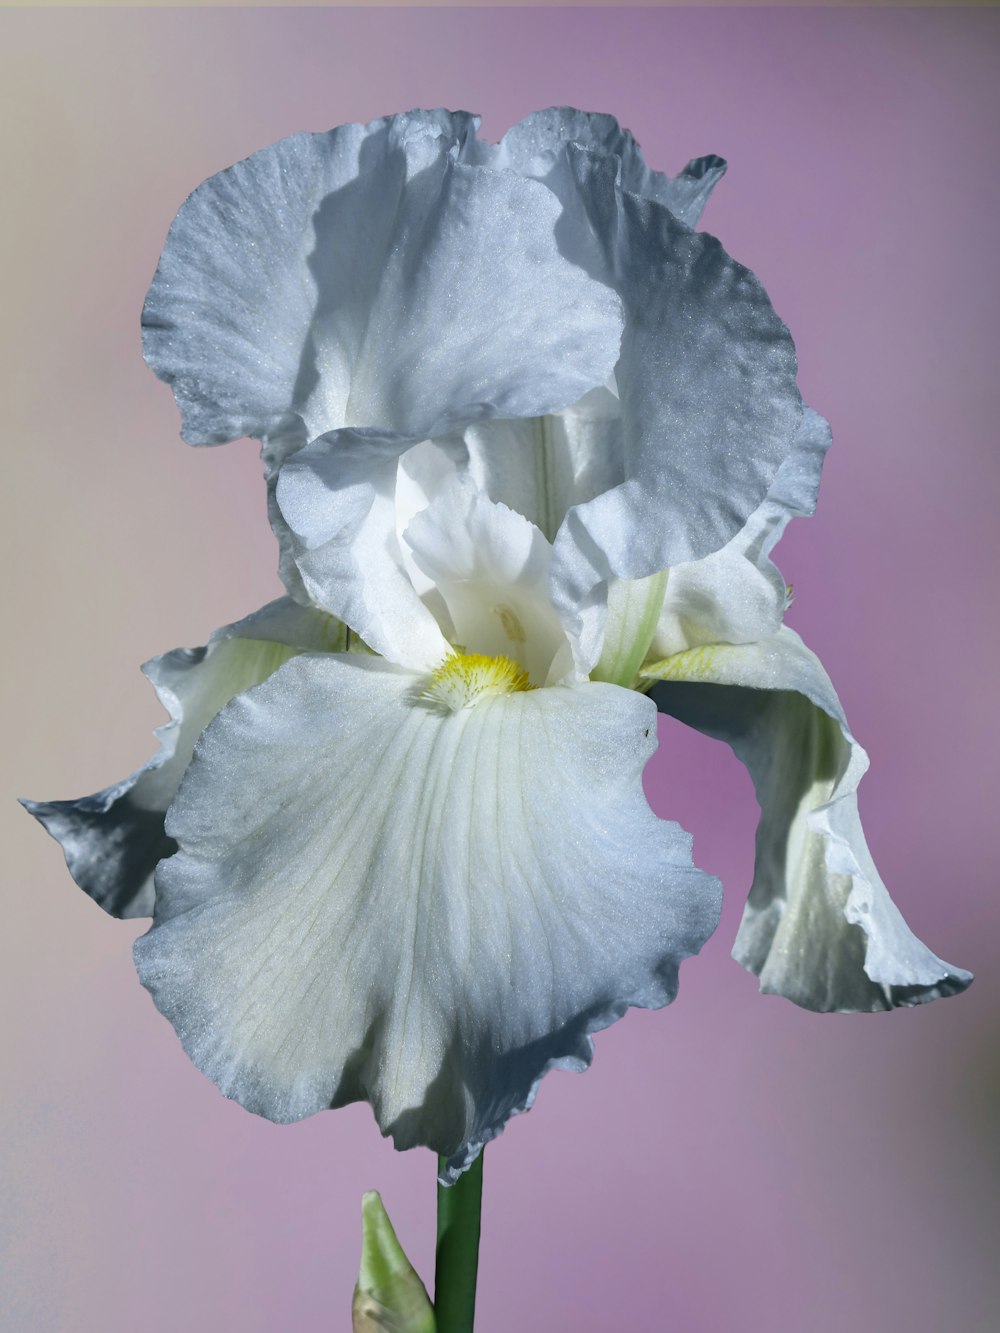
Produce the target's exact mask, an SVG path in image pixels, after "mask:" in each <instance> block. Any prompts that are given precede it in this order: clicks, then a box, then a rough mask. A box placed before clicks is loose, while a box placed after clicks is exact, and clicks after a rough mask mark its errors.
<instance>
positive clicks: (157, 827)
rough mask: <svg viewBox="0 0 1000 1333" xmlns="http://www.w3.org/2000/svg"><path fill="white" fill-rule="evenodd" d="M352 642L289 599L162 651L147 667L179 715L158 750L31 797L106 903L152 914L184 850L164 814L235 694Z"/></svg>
mask: <svg viewBox="0 0 1000 1333" xmlns="http://www.w3.org/2000/svg"><path fill="white" fill-rule="evenodd" d="M343 646H344V639H343V626H341V625H339V624H337V622H335V621H333V620H332V618H331V617H330V616H328V615H325V614H323V613H321V612H317V611H311V610H307V609H306V608H304V607H301V606H297V605H296V604H295V603H294V602H292V601H291V600H290V599H289V598H281V599H279V600H278V601H276V602H272V603H271V604H270V605H269V606H266V607H264V608H263V610H261V611H258V612H255V613H254V614H253V615H251V616H247V617H246V619H244V620H241V621H238V622H237V623H236V624H234V625H227V626H225V627H224V628H223V629H220V630H218V631H216V633H215V634H214V635H213V636H212V638H211V640H210V641H209V643H208V645H207V646H206V647H204V648H193V649H191V648H177V649H174V650H173V651H172V652H169V653H164V654H163V655H162V656H160V657H154V658H153V659H152V661H150V662H147V663H146V664H145V666H144V667H143V672H144V673H145V675H146V676H147V678H148V679H149V681H150V682H151V683H152V685H153V687H154V689H155V690H156V693H157V696H158V698H159V700H160V702H161V703H162V704H163V705H164V707H165V708H166V709H167V711H168V713H169V714H170V721H169V722H167V723H165V724H164V725H163V726H162V727H159V728H157V731H156V736H157V738H158V740H159V742H160V746H159V749H158V751H157V753H156V754H154V755H153V757H152V758H151V759H150V760H149V761H148V762H147V763H145V764H144V765H143V766H142V768H140V769H139V770H138V771H137V772H135V773H133V774H132V775H131V776H130V777H127V778H124V779H123V780H122V781H121V782H118V783H115V785H114V786H112V787H107V788H106V789H105V790H104V791H100V792H96V793H95V794H94V795H93V796H84V797H82V798H81V799H80V800H75V801H23V802H22V804H23V805H24V807H25V808H26V809H27V810H28V811H29V812H30V813H31V814H33V815H34V816H35V818H36V819H37V820H38V821H39V822H40V823H41V824H42V825H43V826H44V827H45V828H46V829H47V830H48V832H49V833H51V834H52V836H53V837H54V838H55V839H56V840H57V841H58V842H59V843H60V844H61V845H62V849H63V852H64V854H65V856H66V864H67V866H68V867H69V871H70V874H71V875H72V876H73V878H74V879H75V880H76V882H77V884H79V886H80V888H82V889H83V890H84V892H85V893H87V894H89V895H90V897H91V898H93V899H94V901H95V902H96V903H97V904H98V905H99V906H101V907H103V908H104V910H105V911H106V912H108V913H110V914H111V915H112V916H117V917H142V916H150V915H151V914H152V911H153V871H154V869H155V867H156V864H157V862H158V861H160V860H161V859H162V858H163V857H165V856H170V855H172V853H173V852H174V851H175V850H176V844H175V843H174V841H173V839H172V838H171V837H170V836H169V835H168V834H167V833H165V832H164V828H163V818H164V813H165V811H166V809H167V806H168V805H169V804H170V802H171V801H172V800H173V797H174V793H175V792H176V791H177V787H178V785H179V784H180V780H181V777H182V775H183V773H184V770H185V769H186V768H187V765H188V762H189V761H190V758H191V752H192V750H193V749H194V745H195V741H196V740H197V739H198V736H199V735H200V733H201V731H202V730H203V728H204V727H205V726H206V724H207V723H208V722H209V721H210V720H211V719H212V718H213V717H214V716H215V714H216V713H217V712H218V711H219V709H220V708H221V707H222V706H223V704H225V703H228V701H229V700H230V699H231V698H232V697H233V695H234V694H236V693H238V691H240V690H243V689H247V688H248V687H249V686H251V685H256V684H258V683H259V682H260V681H262V680H264V679H266V677H267V676H268V675H269V674H270V673H271V672H272V671H274V670H275V668H276V667H278V666H280V664H281V663H282V662H284V661H286V660H287V658H288V657H289V656H291V655H292V654H293V653H295V652H298V651H312V652H315V651H323V650H325V651H329V650H333V649H340V648H343Z"/></svg>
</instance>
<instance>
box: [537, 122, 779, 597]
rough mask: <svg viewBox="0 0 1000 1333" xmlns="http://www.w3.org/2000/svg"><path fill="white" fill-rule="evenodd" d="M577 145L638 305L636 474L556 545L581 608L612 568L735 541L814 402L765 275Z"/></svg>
mask: <svg viewBox="0 0 1000 1333" xmlns="http://www.w3.org/2000/svg"><path fill="white" fill-rule="evenodd" d="M568 151H569V155H570V160H571V162H572V164H573V167H574V170H575V171H576V172H577V175H578V179H579V183H580V191H581V198H582V199H583V200H584V201H585V203H586V206H587V209H588V212H589V216H590V220H591V224H592V227H593V231H594V234H595V235H596V236H597V237H598V238H599V239H600V241H601V243H602V246H603V247H604V251H605V255H606V258H607V262H608V264H609V265H610V267H611V269H612V271H613V273H614V280H615V285H616V287H617V289H618V291H619V293H620V294H621V296H622V299H623V302H624V306H625V314H626V326H625V334H624V337H623V341H622V355H621V359H620V361H619V364H618V367H617V370H616V372H615V377H616V381H617V387H618V394H619V397H620V399H621V408H622V447H623V454H624V473H625V480H624V482H623V483H622V484H621V485H620V486H617V487H615V488H614V489H612V490H610V491H606V492H604V493H603V494H602V495H599V496H597V497H595V498H594V499H593V500H591V501H589V502H588V503H587V504H584V505H580V506H579V507H577V508H576V509H575V510H574V511H572V514H571V516H570V517H571V521H568V522H567V524H566V525H565V526H564V529H563V531H561V532H560V534H559V536H558V538H557V540H556V566H557V570H558V571H559V574H558V582H559V583H560V585H561V587H562V590H563V591H562V598H563V600H564V601H565V602H566V603H567V604H568V605H572V604H573V603H574V602H580V601H581V600H582V599H584V598H585V597H586V596H588V594H589V593H590V591H591V589H592V586H593V582H594V579H595V578H596V577H599V576H600V574H601V566H602V565H603V568H604V574H605V575H607V574H615V575H617V576H619V577H625V578H643V577H645V576H647V575H649V574H652V573H655V572H657V571H659V570H662V569H665V568H666V567H668V566H672V565H678V564H681V563H683V562H684V561H689V560H696V559H699V558H700V557H702V556H704V555H707V554H709V553H710V552H711V551H715V550H718V549H719V548H720V547H721V546H723V545H725V543H726V542H727V541H729V540H730V539H731V538H732V537H733V536H735V535H736V533H738V532H739V531H740V529H741V528H742V527H743V525H744V524H745V522H746V521H747V519H748V518H749V517H750V515H751V514H752V513H753V512H754V510H755V509H756V508H757V507H758V506H759V505H760V504H761V503H762V502H763V500H764V498H765V496H766V494H767V491H768V488H769V487H770V485H771V483H772V481H773V480H774V477H775V475H776V473H777V472H778V469H779V468H780V466H781V464H782V463H783V462H784V460H785V459H786V458H787V457H788V455H789V454H790V453H791V452H792V450H793V448H794V446H795V442H796V439H797V438H798V435H799V432H800V427H801V418H802V412H803V408H802V400H801V397H800V395H799V392H798V389H797V388H796V386H795V352H794V348H793V346H792V340H791V338H790V336H789V334H788V330H787V329H786V328H785V326H784V324H783V323H782V322H781V320H779V319H778V317H777V315H776V314H775V313H774V310H773V309H772V307H771V304H770V302H769V300H768V298H767V295H766V293H765V292H764V289H763V288H762V287H761V285H760V283H759V282H758V281H757V279H756V278H755V277H754V276H753V274H751V273H750V272H749V271H748V270H747V269H745V268H743V267H742V266H741V265H739V264H737V263H735V262H734V261H733V260H732V259H730V258H729V256H728V255H727V254H726V253H725V251H724V250H723V249H722V247H721V246H720V245H719V243H718V241H716V240H715V239H714V238H713V237H711V236H708V235H706V234H703V233H695V232H693V231H691V230H690V228H688V227H685V226H684V225H683V224H681V223H679V222H678V221H677V220H676V218H675V217H674V216H673V215H672V214H671V213H670V211H669V210H668V209H666V208H665V207H663V206H662V205H661V204H659V203H657V202H656V201H654V200H649V199H640V198H638V197H637V196H636V195H633V194H630V193H629V192H628V191H623V190H622V189H621V187H620V185H619V183H618V180H617V177H616V172H615V170H614V163H613V160H612V159H606V158H599V157H595V155H594V154H591V153H586V152H582V151H579V150H574V149H572V148H570V149H569V150H568Z"/></svg>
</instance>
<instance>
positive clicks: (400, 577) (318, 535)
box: [277, 430, 449, 671]
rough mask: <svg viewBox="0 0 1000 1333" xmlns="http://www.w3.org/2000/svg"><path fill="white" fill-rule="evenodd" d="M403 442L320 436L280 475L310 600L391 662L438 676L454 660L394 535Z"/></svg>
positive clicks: (344, 434)
mask: <svg viewBox="0 0 1000 1333" xmlns="http://www.w3.org/2000/svg"><path fill="white" fill-rule="evenodd" d="M410 447H411V442H410V441H409V440H408V439H407V438H405V437H398V436H397V437H390V438H383V437H381V436H376V435H373V434H372V433H371V432H365V431H351V430H342V431H334V432H332V433H331V434H330V435H325V436H321V437H320V439H318V440H314V441H313V442H312V444H310V445H307V447H306V448H305V449H300V450H299V452H298V453H297V454H295V455H294V456H293V457H292V458H290V459H289V460H288V461H287V462H286V463H285V464H284V466H283V467H282V468H281V471H280V473H279V475H278V482H277V500H278V505H279V508H280V510H281V513H282V516H283V517H284V519H285V522H286V523H287V524H288V529H289V533H288V536H287V538H286V540H287V541H288V543H289V549H290V551H291V554H292V556H293V558H294V561H295V564H296V567H297V568H298V571H299V573H300V574H301V576H302V581H303V584H304V585H305V588H306V590H307V592H308V595H309V597H310V598H311V599H312V601H313V602H314V603H315V604H316V605H318V606H322V607H325V609H326V610H327V611H329V612H331V613H332V614H333V615H335V616H337V617H338V618H339V619H341V620H343V621H344V622H345V623H346V624H348V625H350V627H351V629H352V630H354V631H355V632H356V633H357V634H359V635H360V636H361V638H362V639H363V640H364V641H365V643H366V644H368V645H369V647H371V648H372V649H374V650H375V652H377V653H381V654H382V655H383V656H384V657H387V658H388V659H389V660H390V661H391V662H397V663H399V664H401V665H404V666H410V667H413V668H414V669H416V670H427V671H429V670H432V669H433V668H434V667H435V666H437V664H438V663H439V662H440V661H441V659H442V658H443V657H444V656H445V655H446V654H447V653H448V651H449V646H448V641H447V640H446V639H445V638H444V636H443V635H442V633H441V630H440V627H439V626H438V622H437V621H436V620H435V618H434V616H433V615H432V614H431V612H430V611H429V610H428V608H427V607H426V606H425V605H424V603H423V602H422V601H421V600H420V598H419V597H418V595H417V593H416V591H415V589H414V587H413V584H412V583H411V581H410V578H409V576H408V574H407V569H406V565H405V562H404V559H403V554H402V550H401V545H400V541H399V538H398V537H397V534H396V527H397V525H396V482H397V473H398V468H399V460H400V458H401V456H402V455H403V454H404V453H406V451H407V450H408V449H409V448H410Z"/></svg>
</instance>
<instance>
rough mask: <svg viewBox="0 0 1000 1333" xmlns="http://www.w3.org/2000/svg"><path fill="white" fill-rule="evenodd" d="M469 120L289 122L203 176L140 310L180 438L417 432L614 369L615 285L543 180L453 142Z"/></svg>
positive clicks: (545, 405)
mask: <svg viewBox="0 0 1000 1333" xmlns="http://www.w3.org/2000/svg"><path fill="white" fill-rule="evenodd" d="M471 129H472V121H471V118H470V117H468V116H466V115H464V114H463V113H457V114H455V115H451V114H449V113H447V112H413V113H410V114H408V115H404V116H396V117H389V118H387V119H385V120H381V121H374V122H372V123H371V124H370V125H364V126H362V125H345V126H341V127H340V128H339V129H336V130H332V131H330V132H329V133H327V134H300V135H295V136H293V137H292V138H290V139H284V140H281V141H280V142H279V143H277V144H275V145H273V146H272V147H270V148H266V149H264V150H262V151H261V152H259V153H255V154H254V155H253V156H252V157H250V158H248V159H247V160H246V161H244V162H241V163H238V164H237V165H236V166H234V167H231V168H229V169H228V170H227V171H223V172H221V173H219V174H218V175H217V176H213V177H212V178H211V179H210V180H208V181H206V182H205V183H204V184H203V185H201V186H200V187H199V188H198V189H197V190H196V191H195V192H194V194H193V195H192V196H191V197H190V199H188V201H187V202H186V203H185V204H184V206H183V207H182V208H181V210H180V212H179V214H178V216H177V218H176V220H175V222H174V224H173V226H172V227H171V229H170V234H169V235H168V238H167V243H166V246H165V248H164V252H163V256H162V258H161V260H160V265H159V268H158V269H157V273H156V276H155V278H154V280H153V285H152V287H151V289H150V292H149V296H148V297H147V301H146V308H145V312H144V315H143V324H144V330H145V336H144V344H145V350H146V357H147V360H148V361H149V363H150V365H151V366H152V368H153V369H154V370H155V371H156V373H157V374H158V375H159V376H160V377H161V378H163V379H165V380H167V381H168V382H169V383H171V384H172V385H173V389H174V393H175V396H176V398H177V401H178V404H179V406H180V408H181V411H182V414H183V418H184V434H185V437H186V438H187V439H188V440H190V441H191V442H192V443H195V444H215V443H219V442H221V441H224V440H229V439H234V438H236V437H238V436H240V435H252V436H258V437H268V438H270V437H280V438H286V437H287V438H289V439H292V440H294V441H295V443H302V442H303V441H304V440H305V439H313V438H315V437H316V436H318V435H321V434H324V433H325V432H327V431H331V430H337V429H340V428H342V427H345V426H360V427H377V428H379V429H381V430H383V431H392V432H400V433H404V434H409V435H411V436H413V437H415V438H418V437H420V436H422V435H429V434H433V433H435V432H436V431H440V430H442V429H446V428H447V427H448V426H449V425H450V424H453V423H455V422H465V421H471V420H479V419H481V418H484V417H490V416H532V415H536V414H538V413H541V412H544V411H548V410H551V409H555V408H559V407H564V406H566V405H567V404H569V403H572V402H574V401H575V400H576V399H578V398H579V397H580V396H581V395H582V394H583V393H585V392H586V391H587V390H588V389H590V388H593V387H594V386H595V385H597V384H602V383H604V382H605V381H606V380H607V378H608V376H609V375H610V373H611V371H612V369H613V367H614V363H615V360H616V359H617V355H618V348H619V344H620V338H621V327H622V322H621V305H620V302H619V300H618V298H617V296H616V295H615V293H614V292H613V291H611V290H610V289H609V288H608V287H607V286H605V285H603V284H602V283H600V282H597V281H594V280H593V279H592V278H590V277H588V276H587V274H585V273H584V272H583V271H582V270H581V269H580V268H579V267H577V266H576V265H574V264H573V263H571V262H570V261H569V260H568V259H566V258H565V257H564V255H563V254H562V253H561V251H560V247H559V244H558V241H557V235H556V229H557V224H558V221H559V216H560V205H559V203H558V201H557V199H556V198H555V197H554V196H553V195H552V193H551V192H550V191H549V190H547V189H546V188H545V187H544V186H542V185H541V184H539V183H538V182H536V181H532V180H527V179H521V178H519V177H517V176H516V175H515V174H514V173H511V172H506V171H491V170H488V169H486V168H481V167H479V168H477V167H472V166H469V165H466V164H465V163H463V162H461V161H458V160H457V157H458V153H459V149H460V146H461V144H462V143H463V142H464V141H465V139H466V138H467V137H468V135H469V134H470V133H471ZM273 452H274V450H273V449H272V453H273ZM277 452H278V454H279V455H280V454H281V453H282V450H281V449H280V448H279V449H278V450H277ZM278 461H280V458H279V460H278Z"/></svg>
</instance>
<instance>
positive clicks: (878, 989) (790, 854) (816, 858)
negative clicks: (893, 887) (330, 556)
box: [652, 628, 972, 1011]
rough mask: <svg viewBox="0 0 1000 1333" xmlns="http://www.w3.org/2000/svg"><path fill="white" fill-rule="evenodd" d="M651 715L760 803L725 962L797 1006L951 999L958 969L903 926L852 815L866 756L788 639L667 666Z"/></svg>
mask: <svg viewBox="0 0 1000 1333" xmlns="http://www.w3.org/2000/svg"><path fill="white" fill-rule="evenodd" d="M656 676H657V678H658V679H661V680H664V681H665V682H668V683H664V684H660V685H657V686H655V687H654V689H653V690H652V697H653V698H654V699H655V700H656V703H657V705H658V706H659V707H660V708H661V709H662V710H663V711H664V712H667V713H670V714H672V715H673V716H674V717H678V718H680V720H681V721H683V722H687V723H689V724H690V725H691V726H694V727H697V728H698V730H700V731H704V732H706V733H707V734H708V735H710V736H715V737H718V738H719V739H720V740H725V741H727V742H728V744H729V745H731V746H732V748H733V750H734V752H735V753H736V755H737V756H738V757H739V758H740V759H742V760H743V762H744V763H745V764H746V765H747V768H748V769H749V771H750V775H751V777H752V778H753V781H754V786H755V788H756V791H757V799H758V801H759V802H760V807H761V821H760V826H759V828H758V831H757V865H756V870H755V874H754V882H753V887H752V889H751V891H750V898H749V901H748V903H747V907H746V911H745V913H744V916H743V924H742V925H741V927H740V932H739V935H738V937H737V940H736V945H735V947H734V949H733V956H734V957H735V958H736V959H737V960H738V961H739V962H741V963H742V964H743V965H744V966H745V967H746V968H748V969H749V970H750V971H751V972H754V973H756V974H757V975H758V976H759V977H760V983H761V990H762V991H765V992H768V993H771V994H777V995H784V996H787V997H788V998H789V999H790V1000H794V1001H795V1003H796V1004H800V1005H802V1006H804V1007H805V1008H807V1009H817V1010H840V1011H855V1010H876V1009H891V1008H893V1007H895V1006H897V1005H912V1004H920V1003H922V1002H924V1001H926V1000H933V999H937V998H940V997H941V996H945V995H954V994H956V993H958V992H959V991H962V990H964V989H965V988H966V986H968V984H969V982H970V981H971V980H972V977H971V975H970V973H968V972H965V971H963V970H962V969H961V968H956V967H952V966H951V965H950V964H948V963H944V962H942V961H941V959H940V958H937V957H936V956H935V955H934V954H933V953H931V951H930V950H929V949H928V948H927V947H926V945H924V944H922V943H921V942H920V941H919V940H918V939H917V938H916V936H914V935H913V934H912V932H911V931H910V930H909V928H908V927H907V925H906V923H905V921H904V920H903V918H902V916H901V915H900V913H899V910H898V909H897V908H896V906H895V905H894V903H893V902H892V900H891V898H890V897H889V894H888V892H887V890H886V888H885V885H884V884H883V883H882V880H881V879H880V878H879V874H878V871H877V870H876V869H875V866H874V864H873V862H872V858H871V854H870V853H869V851H868V845H867V843H866V842H865V836H864V832H863V831H862V828H861V821H860V818H859V816H858V802H857V787H858V783H859V781H860V780H861V777H862V776H863V774H864V773H865V771H866V769H867V768H868V756H867V755H866V754H865V752H864V750H863V749H862V748H861V746H860V745H858V743H857V741H855V740H854V738H853V736H852V735H851V733H850V731H849V730H848V728H847V723H846V721H845V719H844V715H843V712H842V710H841V707H840V703H839V702H838V700H837V696H836V694H835V693H834V690H833V686H832V685H831V684H830V681H829V678H828V676H827V675H826V672H825V671H824V670H823V668H822V666H821V665H820V664H819V662H818V660H817V659H816V657H815V656H814V655H813V654H812V653H811V652H810V651H809V650H808V649H807V648H806V647H805V646H804V645H803V643H802V641H801V639H799V637H798V635H797V634H795V633H794V632H793V631H792V630H790V629H787V628H786V629H782V630H781V631H780V632H779V633H777V634H775V635H774V636H773V637H772V638H770V639H767V640H764V641H763V642H761V643H756V644H742V645H739V646H728V645H716V646H708V647H703V648H697V649H694V650H692V651H690V652H687V653H680V654H678V655H677V656H675V657H672V658H667V659H666V661H665V662H663V663H661V664H659V667H658V668H657V671H656Z"/></svg>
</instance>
